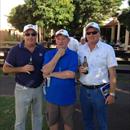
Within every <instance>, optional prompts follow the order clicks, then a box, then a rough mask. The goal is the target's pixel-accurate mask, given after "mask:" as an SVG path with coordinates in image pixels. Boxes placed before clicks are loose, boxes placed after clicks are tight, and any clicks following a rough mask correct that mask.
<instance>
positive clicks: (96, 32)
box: [78, 22, 117, 130]
mask: <svg viewBox="0 0 130 130" xmlns="http://www.w3.org/2000/svg"><path fill="white" fill-rule="evenodd" d="M86 38H87V42H86V44H85V45H84V46H80V47H79V49H78V55H79V60H80V63H81V66H80V68H79V72H80V79H79V80H80V82H81V90H80V102H81V109H82V112H83V120H84V127H85V130H94V122H93V121H94V120H93V116H94V115H96V119H97V121H98V126H99V130H108V127H107V111H106V108H107V104H112V103H114V101H115V89H116V70H115V67H116V66H117V61H116V57H115V53H114V50H113V48H112V47H111V46H110V45H108V44H106V43H104V42H102V41H100V27H99V25H98V24H97V23H95V22H91V23H89V24H88V25H87V26H86ZM84 56H86V57H87V62H88V74H84V72H85V71H86V70H85V69H84V67H83V66H82V63H83V59H84ZM104 86H105V87H107V89H106V90H108V88H109V87H110V88H109V93H107V95H106V92H108V91H106V90H105V91H103V92H105V93H102V91H101V88H103V87H104Z"/></svg>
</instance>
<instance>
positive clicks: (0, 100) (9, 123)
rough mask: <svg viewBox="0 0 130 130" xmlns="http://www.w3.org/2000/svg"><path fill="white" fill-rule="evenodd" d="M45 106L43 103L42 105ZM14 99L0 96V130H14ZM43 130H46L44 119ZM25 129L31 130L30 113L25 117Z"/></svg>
mask: <svg viewBox="0 0 130 130" xmlns="http://www.w3.org/2000/svg"><path fill="white" fill-rule="evenodd" d="M43 106H45V103H44V104H43ZM14 107H15V103H14V97H11V96H0V130H14V122H15V108H14ZM43 122H44V124H43V130H48V127H47V123H46V121H45V119H44V120H43ZM26 129H27V130H31V111H30V109H29V113H28V115H27V122H26Z"/></svg>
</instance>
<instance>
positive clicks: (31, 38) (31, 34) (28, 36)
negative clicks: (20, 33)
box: [24, 29, 37, 46]
mask: <svg viewBox="0 0 130 130" xmlns="http://www.w3.org/2000/svg"><path fill="white" fill-rule="evenodd" d="M36 36H37V33H36V32H35V31H34V30H32V29H29V30H27V31H26V32H24V40H25V44H26V45H28V46H33V45H35V44H36Z"/></svg>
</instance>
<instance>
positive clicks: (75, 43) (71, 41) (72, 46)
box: [68, 37, 79, 52]
mask: <svg viewBox="0 0 130 130" xmlns="http://www.w3.org/2000/svg"><path fill="white" fill-rule="evenodd" d="M68 40H69V43H68V48H69V49H71V50H73V51H76V52H77V51H78V47H79V42H78V40H77V39H75V38H74V37H69V39H68Z"/></svg>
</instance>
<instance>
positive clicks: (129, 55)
mask: <svg viewBox="0 0 130 130" xmlns="http://www.w3.org/2000/svg"><path fill="white" fill-rule="evenodd" d="M9 49H10V48H0V67H2V66H3V63H4V60H5V58H6V56H7V54H8V51H9ZM115 54H116V57H117V62H118V64H119V67H117V72H118V73H129V74H130V67H129V65H130V52H126V51H118V50H116V51H115Z"/></svg>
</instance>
